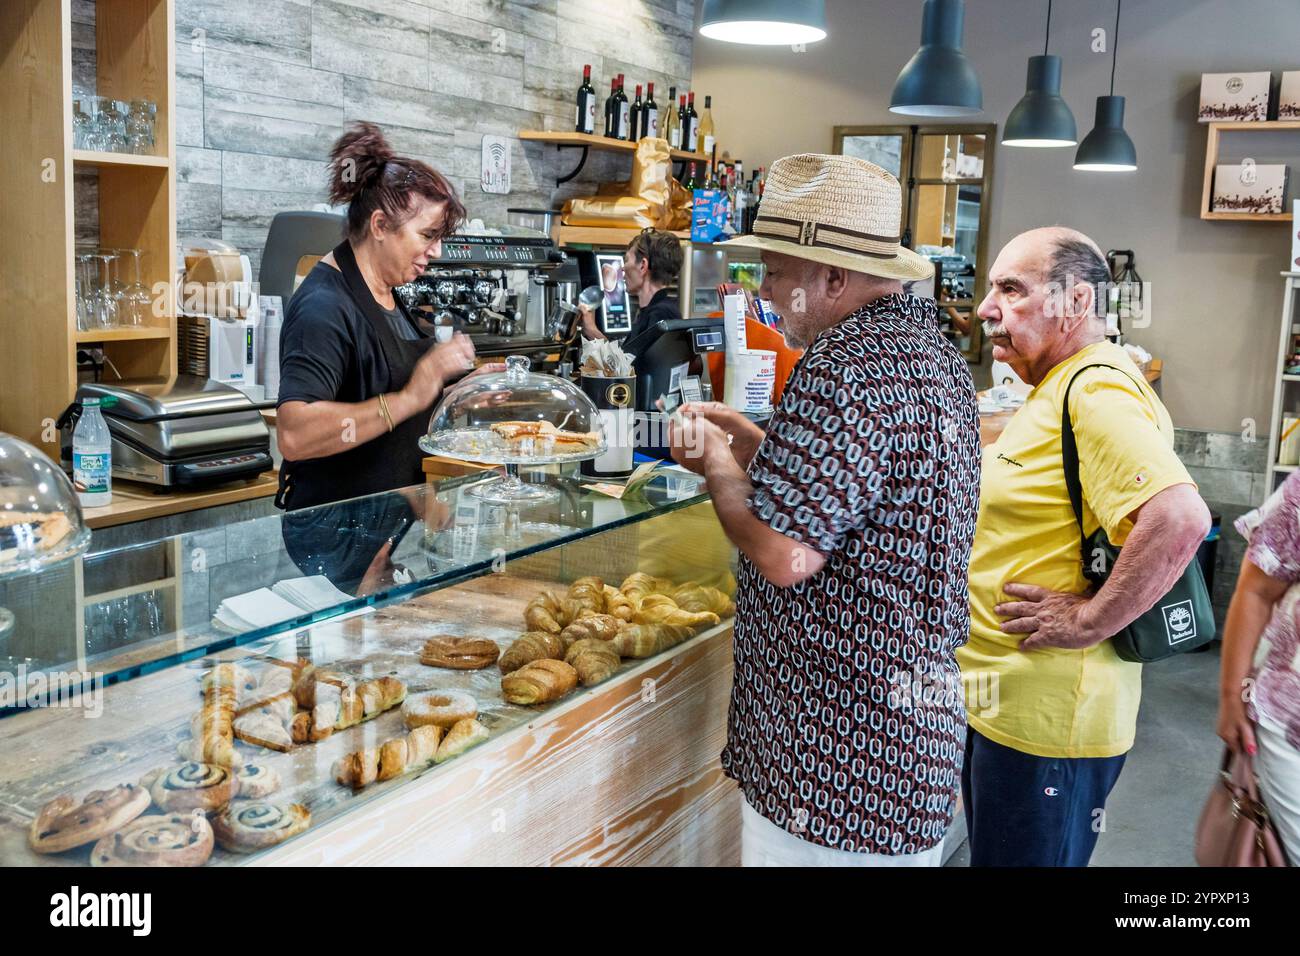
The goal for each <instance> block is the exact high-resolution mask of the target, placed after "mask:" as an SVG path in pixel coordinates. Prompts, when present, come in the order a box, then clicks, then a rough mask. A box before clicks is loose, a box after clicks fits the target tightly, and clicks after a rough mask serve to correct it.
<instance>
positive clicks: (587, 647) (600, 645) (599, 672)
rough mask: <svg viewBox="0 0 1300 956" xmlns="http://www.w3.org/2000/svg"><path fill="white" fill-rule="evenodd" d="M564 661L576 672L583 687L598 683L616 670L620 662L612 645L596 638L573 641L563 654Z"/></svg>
mask: <svg viewBox="0 0 1300 956" xmlns="http://www.w3.org/2000/svg"><path fill="white" fill-rule="evenodd" d="M564 662H565V663H566V664H568V665H570V666H571V667H572V668H573V669H574V670H575V671H577V672H578V680H579V681H581V682H582V686H583V687H590V686H591V685H592V684H599V683H600V682H601V681H603V680H605V679H606V678H607V677H609V676H611V675H612V674H613V673H614V672H615V671H616V670H618V665H619V663H620V661H619V656H618V651H616V650H614V647H613V645H612V644H611V643H610V642H609V641H602V640H599V639H597V638H583V639H582V640H580V641H574V642H573V645H572V646H571V647H570V648H569V650H568V651H567V652H566V653H565V655H564Z"/></svg>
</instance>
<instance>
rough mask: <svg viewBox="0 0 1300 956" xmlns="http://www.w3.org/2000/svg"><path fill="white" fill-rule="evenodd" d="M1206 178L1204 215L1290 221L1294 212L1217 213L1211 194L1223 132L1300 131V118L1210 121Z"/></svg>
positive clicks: (1229, 219) (1230, 219)
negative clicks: (1211, 204)
mask: <svg viewBox="0 0 1300 956" xmlns="http://www.w3.org/2000/svg"><path fill="white" fill-rule="evenodd" d="M1205 126H1206V136H1205V180H1204V183H1203V184H1202V187H1201V218H1202V219H1207V220H1210V221H1212V222H1234V221H1235V222H1290V221H1291V218H1292V216H1291V213H1289V212H1283V213H1256V212H1213V211H1211V209H1210V196H1211V192H1212V190H1213V187H1214V167H1215V166H1217V165H1218V162H1219V137H1220V135H1221V134H1223V133H1269V132H1274V133H1275V132H1279V131H1285V130H1290V131H1296V130H1300V121H1294V120H1269V121H1268V122H1265V123H1206V124H1205Z"/></svg>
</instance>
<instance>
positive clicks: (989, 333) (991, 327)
mask: <svg viewBox="0 0 1300 956" xmlns="http://www.w3.org/2000/svg"><path fill="white" fill-rule="evenodd" d="M981 324H982V325H983V327H984V337H985V338H989V339H992V338H997V337H999V336H1001V337H1005V336H1006V332H1004V331H1003V330H1002V323H1001V322H995V321H993V320H992V319H985V320H984V322H983V323H981Z"/></svg>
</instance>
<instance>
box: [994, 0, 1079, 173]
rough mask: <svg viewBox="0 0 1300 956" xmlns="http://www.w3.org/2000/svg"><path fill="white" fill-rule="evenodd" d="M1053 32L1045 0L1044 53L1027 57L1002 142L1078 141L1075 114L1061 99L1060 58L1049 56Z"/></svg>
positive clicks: (1049, 143) (1049, 7) (1041, 144)
mask: <svg viewBox="0 0 1300 956" xmlns="http://www.w3.org/2000/svg"><path fill="white" fill-rule="evenodd" d="M1051 35H1052V0H1047V37H1046V38H1044V40H1043V55H1042V56H1031V57H1030V58H1029V76H1028V78H1027V79H1026V81H1025V95H1024V96H1022V97H1021V98H1020V102H1019V103H1017V104H1016V106H1015V109H1013V110H1012V111H1011V115H1010V116H1008V117H1007V125H1006V128H1005V129H1003V131H1002V145H1003V146H1038V147H1053V146H1073V145H1075V144H1076V143H1077V142H1079V134H1078V131H1077V130H1076V129H1075V126H1074V114H1073V113H1071V112H1070V107H1069V106H1068V105H1067V104H1066V102H1065V100H1063V99H1061V58H1060V57H1059V56H1048V53H1047V46H1048V40H1049V39H1050V38H1051Z"/></svg>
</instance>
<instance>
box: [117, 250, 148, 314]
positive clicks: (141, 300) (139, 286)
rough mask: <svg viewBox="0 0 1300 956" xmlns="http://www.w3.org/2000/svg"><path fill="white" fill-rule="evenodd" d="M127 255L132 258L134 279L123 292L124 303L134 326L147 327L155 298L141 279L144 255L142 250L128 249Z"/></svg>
mask: <svg viewBox="0 0 1300 956" xmlns="http://www.w3.org/2000/svg"><path fill="white" fill-rule="evenodd" d="M126 255H128V256H130V257H131V269H132V275H133V279H132V281H131V284H130V285H128V286H126V287H125V289H124V290H123V302H124V303H125V305H126V311H127V314H128V315H129V317H130V322H131V324H132V325H147V324H148V322H149V315H150V313H151V312H152V311H153V296H152V295H151V294H150V292H149V287H148V286H146V285H145V284H144V282H143V280H142V279H141V272H140V260H141V257H142V256H143V255H144V253H143V252H142V250H140V249H127V250H126Z"/></svg>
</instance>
